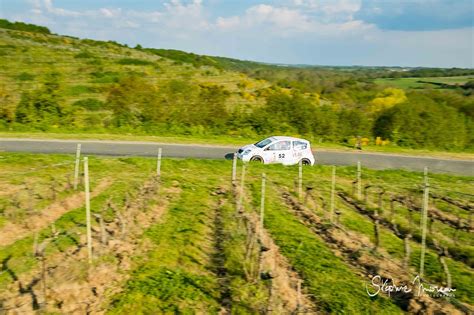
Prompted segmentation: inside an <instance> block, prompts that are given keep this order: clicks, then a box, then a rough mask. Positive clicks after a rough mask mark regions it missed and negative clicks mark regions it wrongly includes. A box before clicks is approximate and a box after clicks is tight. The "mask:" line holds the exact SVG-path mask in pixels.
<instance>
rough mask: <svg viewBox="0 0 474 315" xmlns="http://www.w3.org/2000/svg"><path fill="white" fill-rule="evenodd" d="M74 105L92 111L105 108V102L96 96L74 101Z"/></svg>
mask: <svg viewBox="0 0 474 315" xmlns="http://www.w3.org/2000/svg"><path fill="white" fill-rule="evenodd" d="M73 105H74V106H78V107H82V108H85V109H87V110H90V111H96V110H100V109H103V108H104V106H105V103H104V102H102V101H100V100H98V99H95V98H85V99H82V100H79V101H76V102H74V104H73Z"/></svg>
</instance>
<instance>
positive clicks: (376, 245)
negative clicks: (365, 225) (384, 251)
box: [374, 209, 380, 250]
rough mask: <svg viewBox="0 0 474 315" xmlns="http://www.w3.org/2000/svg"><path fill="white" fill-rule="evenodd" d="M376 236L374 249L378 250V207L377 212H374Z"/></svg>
mask: <svg viewBox="0 0 474 315" xmlns="http://www.w3.org/2000/svg"><path fill="white" fill-rule="evenodd" d="M374 238H375V247H374V250H377V249H378V248H379V245H380V231H379V211H378V210H377V209H375V212H374Z"/></svg>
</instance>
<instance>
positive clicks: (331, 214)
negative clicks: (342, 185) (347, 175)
mask: <svg viewBox="0 0 474 315" xmlns="http://www.w3.org/2000/svg"><path fill="white" fill-rule="evenodd" d="M335 190H336V166H335V165H333V167H332V177H331V205H330V207H329V220H330V221H331V222H333V219H334V201H335V200H334V197H335V196H334V194H335Z"/></svg>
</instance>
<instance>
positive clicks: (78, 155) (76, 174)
mask: <svg viewBox="0 0 474 315" xmlns="http://www.w3.org/2000/svg"><path fill="white" fill-rule="evenodd" d="M80 160H81V144H80V143H78V144H77V148H76V163H75V165H74V184H73V185H74V190H77V185H78V183H79V167H80Z"/></svg>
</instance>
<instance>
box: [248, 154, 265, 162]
mask: <svg viewBox="0 0 474 315" xmlns="http://www.w3.org/2000/svg"><path fill="white" fill-rule="evenodd" d="M250 162H259V163H263V159H262V157H261V156H258V155H255V156H252V157H251V158H250Z"/></svg>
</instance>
